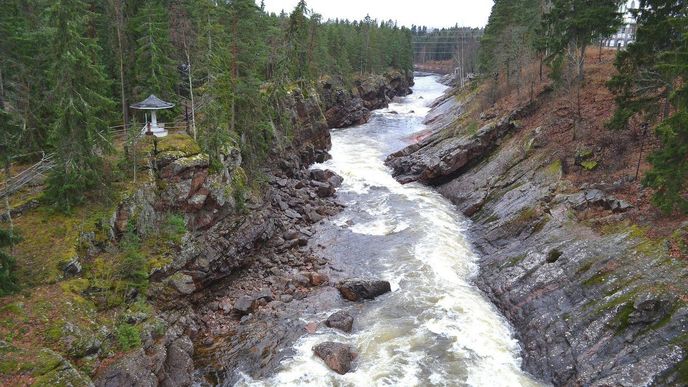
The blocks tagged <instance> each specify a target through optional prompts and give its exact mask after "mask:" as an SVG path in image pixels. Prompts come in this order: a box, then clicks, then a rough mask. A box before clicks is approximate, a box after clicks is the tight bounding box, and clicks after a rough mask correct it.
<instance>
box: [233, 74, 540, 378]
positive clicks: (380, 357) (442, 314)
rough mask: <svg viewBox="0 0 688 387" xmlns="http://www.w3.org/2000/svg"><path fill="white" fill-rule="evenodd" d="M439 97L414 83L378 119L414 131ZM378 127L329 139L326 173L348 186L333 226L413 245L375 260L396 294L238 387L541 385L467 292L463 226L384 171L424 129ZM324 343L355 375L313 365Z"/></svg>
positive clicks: (425, 83) (416, 188) (429, 83)
mask: <svg viewBox="0 0 688 387" xmlns="http://www.w3.org/2000/svg"><path fill="white" fill-rule="evenodd" d="M443 91H444V87H443V86H441V85H439V84H437V83H436V82H435V81H434V80H433V79H431V78H425V77H424V78H418V79H417V86H416V93H415V94H414V95H411V96H408V97H405V98H402V99H400V100H399V101H398V102H394V103H392V104H390V107H389V109H387V110H385V111H383V112H382V113H377V114H382V115H383V117H382V119H383V120H388V121H389V120H394V121H396V120H409V122H420V120H417V121H413V120H416V118H415V117H422V116H423V115H424V114H425V113H427V110H428V107H427V106H428V105H429V104H430V103H431V102H432V100H433V99H434V98H436V97H438V96H439V95H440V94H441V93H442V92H443ZM420 96H423V97H424V98H423V99H420V98H419V97H420ZM392 111H395V112H397V113H398V114H393V113H391V112H392ZM374 125H376V124H375V123H374V122H371V123H369V124H367V126H366V125H364V126H361V127H358V128H352V129H348V130H343V131H336V132H333V146H332V151H331V153H332V155H333V159H332V160H330V161H328V162H327V163H325V165H324V166H323V167H326V168H330V169H333V170H334V171H335V172H337V173H338V174H340V175H342V176H343V177H344V179H345V180H344V183H343V186H342V187H341V188H340V190H339V192H341V193H343V194H346V195H344V196H345V197H348V198H349V203H348V204H349V207H347V208H346V209H345V211H344V212H343V213H342V214H341V215H340V216H339V217H338V218H337V220H335V223H336V224H338V225H341V226H346V225H347V224H348V223H347V222H348V221H350V220H353V221H354V224H353V225H352V226H351V227H350V230H351V231H353V232H355V233H358V234H364V235H372V236H376V237H379V236H388V237H394V234H396V233H404V234H403V235H404V237H406V235H409V238H412V239H408V240H405V242H404V243H408V244H409V247H408V248H405V247H403V248H399V249H397V250H398V251H393V252H392V251H390V252H386V251H379V252H378V253H379V254H378V255H379V256H380V258H379V260H380V261H379V262H377V264H378V266H379V267H380V268H382V269H381V270H382V272H379V273H375V275H376V276H378V277H381V278H383V279H387V280H389V281H390V283H391V285H392V290H393V291H392V293H391V294H388V295H385V296H384V297H382V298H381V299H377V300H374V301H372V302H368V303H366V304H365V307H364V308H363V309H362V310H361V311H360V313H359V314H358V315H357V316H356V325H355V327H359V328H360V329H357V330H356V331H355V332H354V333H353V334H341V333H337V332H335V331H332V330H329V329H326V330H323V331H320V332H318V333H317V334H315V335H308V336H304V337H303V338H301V339H300V340H299V341H298V342H297V343H296V345H295V347H294V350H295V352H296V354H295V356H293V357H291V358H288V359H285V360H284V361H283V363H282V365H281V368H280V370H279V372H277V373H276V374H275V375H274V376H273V377H271V378H269V379H268V380H265V381H254V380H251V379H250V378H245V379H244V380H242V381H241V382H240V383H239V385H242V386H273V385H280V386H282V385H286V386H388V385H390V386H425V385H448V386H449V385H470V386H521V385H525V386H528V385H537V383H536V382H535V381H533V380H531V379H530V378H529V377H528V376H527V375H525V374H524V373H523V372H522V371H521V370H520V365H521V359H520V356H519V345H518V342H517V341H516V340H515V339H514V338H513V334H512V332H511V329H510V327H509V325H508V324H507V322H506V321H505V320H504V318H502V317H501V316H500V315H499V313H498V311H497V310H496V309H495V308H494V307H493V305H492V304H490V303H489V302H488V301H487V300H486V299H485V297H484V296H483V295H482V293H480V291H479V290H477V289H476V288H475V287H474V286H473V285H472V284H471V279H472V278H473V277H474V276H475V274H476V273H477V270H478V266H477V257H476V255H475V254H474V253H473V251H472V249H471V246H470V243H469V241H468V240H467V239H466V238H465V236H464V228H465V224H464V220H463V219H462V218H461V217H460V216H459V215H458V214H457V212H456V210H455V209H454V208H453V206H452V205H451V204H450V203H449V202H448V201H447V200H445V199H444V198H443V197H441V196H440V195H439V194H438V193H436V192H435V191H433V190H432V189H430V188H428V187H425V186H421V185H419V184H408V185H401V184H399V183H398V182H397V181H396V180H394V179H393V178H392V177H391V175H390V173H389V171H388V169H387V168H386V167H385V166H384V164H383V158H384V152H385V147H387V146H388V143H387V142H388V141H399V138H401V137H403V136H407V135H409V134H410V133H412V132H413V131H417V130H422V129H423V126H422V125H416V124H414V125H415V126H413V127H401V128H398V129H393V130H392V131H391V132H389V133H381V132H380V131H381V130H382V129H379V128H378V127H375V126H374ZM392 203H394V205H392ZM408 217H412V219H410V218H408ZM328 340H335V341H341V342H345V343H349V344H351V345H353V346H354V347H356V348H357V349H358V351H359V353H360V354H359V359H358V360H357V364H356V368H355V370H354V371H353V372H351V373H348V374H346V375H337V374H335V373H333V372H332V371H330V370H328V369H327V367H326V366H325V365H324V363H323V362H322V361H321V360H319V359H317V358H316V357H315V356H314V355H313V353H312V349H311V348H312V347H313V346H314V345H316V344H318V343H320V342H323V341H328Z"/></svg>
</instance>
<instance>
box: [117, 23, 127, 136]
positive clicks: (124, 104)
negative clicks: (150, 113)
mask: <svg viewBox="0 0 688 387" xmlns="http://www.w3.org/2000/svg"><path fill="white" fill-rule="evenodd" d="M116 28H117V45H118V48H119V87H120V97H121V102H122V120H123V121H124V128H127V127H128V125H129V110H128V109H127V97H126V95H125V92H124V52H123V51H124V50H123V48H122V31H121V26H120V24H119V20H118V22H117V27H116Z"/></svg>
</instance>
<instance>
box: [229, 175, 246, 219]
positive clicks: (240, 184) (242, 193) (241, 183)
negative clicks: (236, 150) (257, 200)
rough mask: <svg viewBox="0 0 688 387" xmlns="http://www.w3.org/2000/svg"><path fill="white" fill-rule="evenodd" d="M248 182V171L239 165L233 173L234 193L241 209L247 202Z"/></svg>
mask: <svg viewBox="0 0 688 387" xmlns="http://www.w3.org/2000/svg"><path fill="white" fill-rule="evenodd" d="M247 184H248V177H247V176H246V172H245V171H244V169H243V168H241V167H238V168H237V169H236V170H235V171H234V172H233V174H232V194H233V196H234V200H235V201H236V205H237V208H238V209H239V210H243V209H244V207H245V204H246V194H247Z"/></svg>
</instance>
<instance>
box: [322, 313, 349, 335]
mask: <svg viewBox="0 0 688 387" xmlns="http://www.w3.org/2000/svg"><path fill="white" fill-rule="evenodd" d="M325 325H327V326H328V327H330V328H335V329H339V330H340V331H343V332H347V333H348V332H351V329H352V328H353V326H354V318H353V317H352V316H351V314H349V312H347V311H344V310H340V311H339V312H335V313H333V314H332V315H330V317H328V318H327V320H326V321H325Z"/></svg>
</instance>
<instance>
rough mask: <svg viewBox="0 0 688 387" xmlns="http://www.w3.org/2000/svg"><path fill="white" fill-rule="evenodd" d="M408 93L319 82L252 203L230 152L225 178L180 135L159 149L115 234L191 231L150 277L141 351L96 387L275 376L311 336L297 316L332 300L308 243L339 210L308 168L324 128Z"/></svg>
mask: <svg viewBox="0 0 688 387" xmlns="http://www.w3.org/2000/svg"><path fill="white" fill-rule="evenodd" d="M411 84H412V78H406V77H403V76H401V75H400V74H396V73H394V74H391V73H390V74H386V75H383V76H370V77H367V78H365V79H361V80H358V81H356V84H355V87H354V88H353V90H346V89H345V88H344V86H343V84H336V85H335V84H333V83H329V82H328V81H323V82H322V83H321V84H320V86H319V87H320V90H310V91H309V92H308V93H301V92H298V91H297V92H294V93H293V94H292V95H291V97H290V98H289V99H288V100H287V101H284V102H285V103H284V104H283V105H284V109H285V111H286V112H290V115H291V120H292V125H293V127H294V128H296V131H295V138H294V141H293V142H292V143H291V144H293V145H288V146H287V148H286V149H283V150H282V152H280V154H274V155H273V156H272V158H271V160H270V161H269V162H268V163H266V165H271V166H272V167H268V168H265V170H264V172H263V173H264V176H265V180H266V184H265V187H264V189H262V191H261V192H260V193H258V194H255V193H254V194H249V193H248V191H247V190H246V183H247V182H246V181H245V179H246V176H245V174H244V172H243V170H242V169H241V157H240V155H239V152H238V150H236V149H235V148H233V147H232V146H227V149H226V152H225V155H224V158H223V160H224V161H223V165H222V170H220V171H214V172H211V171H210V170H209V167H210V166H209V164H208V159H207V156H205V155H203V154H201V153H200V150H199V149H198V148H197V146H196V145H195V144H194V143H193V141H192V140H190V139H189V138H188V137H185V136H184V135H178V136H177V137H175V136H172V137H169V138H166V139H162V140H159V141H156V143H155V144H154V146H153V147H152V149H151V150H149V152H151V153H150V154H152V155H153V157H152V159H151V161H152V162H151V163H150V165H149V166H148V167H149V170H150V171H151V173H152V175H153V176H154V178H153V179H152V181H151V183H150V184H149V185H147V186H144V187H142V188H140V189H139V190H138V191H137V192H136V193H135V194H133V195H131V196H130V197H129V198H128V199H127V200H125V201H123V203H122V204H121V205H120V206H119V207H118V209H117V211H116V215H115V218H114V220H113V224H114V225H115V230H116V233H117V235H122V234H123V233H124V232H126V228H127V227H130V226H129V225H130V224H132V223H133V224H135V225H136V227H135V228H136V230H137V231H138V230H153V229H155V227H154V225H155V224H156V222H157V221H158V218H160V217H161V216H162V214H164V213H165V212H168V211H178V212H181V213H183V214H184V217H185V219H186V221H187V222H186V223H187V228H188V230H189V231H188V232H187V233H186V235H185V237H184V240H183V243H182V247H181V248H180V250H179V252H178V254H176V255H175V257H174V259H173V260H172V261H171V262H169V263H167V264H165V265H163V266H161V267H159V268H158V269H156V271H155V272H154V273H153V274H152V275H151V279H152V280H153V281H154V282H153V283H152V284H151V289H150V290H149V292H148V297H149V298H150V299H152V300H154V304H155V305H156V306H157V307H158V308H159V312H158V313H157V316H156V317H155V319H156V321H158V322H159V324H160V326H158V330H157V331H155V332H153V331H147V330H145V331H144V335H143V336H144V337H145V340H144V342H143V347H142V348H141V349H138V350H136V351H134V352H131V353H129V354H127V355H126V356H124V357H123V358H121V359H119V360H118V361H117V362H115V363H114V364H112V365H109V366H107V367H104V368H103V369H102V370H101V371H100V372H98V374H97V376H96V378H95V384H96V385H102V386H115V385H156V384H161V385H189V384H190V383H191V382H192V381H196V382H202V381H210V382H220V381H233V380H234V381H235V380H236V378H237V377H239V376H240V375H241V374H245V375H250V376H252V377H262V376H264V375H266V374H267V373H269V372H270V371H272V370H274V369H275V368H276V366H277V364H278V363H279V361H280V360H281V359H282V358H284V356H286V355H288V354H289V352H288V351H287V349H288V347H289V344H290V343H292V342H293V341H294V340H296V339H297V338H298V337H300V336H302V335H303V334H306V333H307V332H308V331H310V330H313V329H314V325H313V324H315V323H309V324H306V323H303V322H301V321H299V319H298V316H299V315H301V314H303V313H304V312H305V311H307V310H310V309H312V308H314V307H317V305H318V304H322V301H318V300H322V299H327V298H336V299H338V298H339V297H340V296H339V295H337V294H336V293H337V292H336V290H335V287H334V286H335V284H336V281H335V280H334V279H331V278H330V275H329V274H328V273H331V272H332V269H331V268H330V266H329V262H328V260H327V259H326V258H325V257H322V256H321V255H319V254H318V252H317V251H316V250H318V249H317V246H313V244H312V243H309V242H310V240H311V238H312V237H313V236H314V234H315V233H316V231H317V227H316V225H317V223H318V222H320V221H321V220H323V219H324V218H326V217H329V216H331V215H333V214H336V213H337V212H339V210H340V209H341V205H340V204H338V203H337V201H336V197H335V191H336V188H337V187H338V186H339V185H340V184H341V182H342V179H341V177H339V176H337V175H336V174H334V173H332V172H331V171H323V170H308V167H309V166H310V165H311V164H312V163H314V162H322V161H324V160H326V159H327V158H328V157H329V155H328V154H327V150H328V149H329V147H330V136H329V131H328V129H329V128H330V127H333V126H336V127H341V126H347V125H352V124H357V123H361V122H365V121H366V120H367V118H368V116H369V115H370V110H372V109H378V108H381V107H385V106H387V104H388V103H389V101H390V100H391V98H393V97H394V96H397V95H399V96H402V95H406V94H409V93H410V85H411ZM306 95H308V96H306ZM323 112H325V113H324V114H323ZM140 237H141V238H146V237H147V234H146V232H141V233H140ZM339 270H340V271H341V269H339ZM387 286H389V284H387ZM347 294H348V293H347ZM351 294H354V293H351ZM368 296H369V295H368V294H367V293H366V294H365V295H363V297H368ZM156 332H157V333H156ZM328 361H331V360H328ZM328 364H329V363H328ZM349 365H350V364H349ZM347 367H348V366H347ZM345 368H346V367H345ZM337 370H338V372H343V370H344V369H343V368H337Z"/></svg>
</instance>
